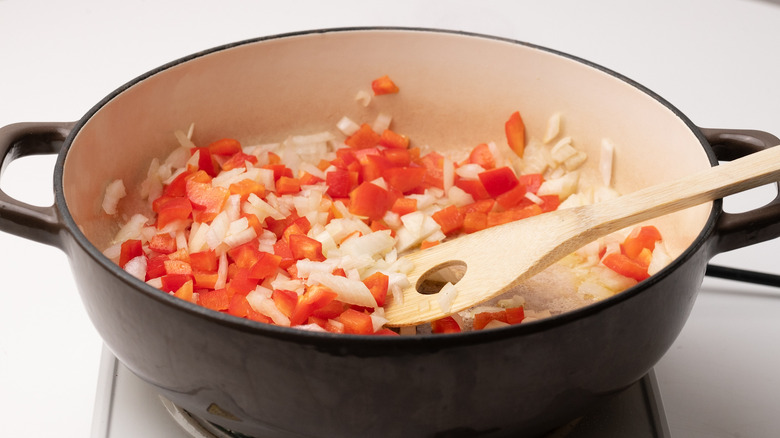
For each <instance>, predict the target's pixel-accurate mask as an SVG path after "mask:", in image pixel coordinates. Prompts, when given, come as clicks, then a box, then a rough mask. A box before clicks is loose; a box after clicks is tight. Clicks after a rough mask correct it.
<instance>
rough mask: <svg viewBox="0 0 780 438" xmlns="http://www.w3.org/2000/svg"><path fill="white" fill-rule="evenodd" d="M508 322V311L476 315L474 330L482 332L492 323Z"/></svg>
mask: <svg viewBox="0 0 780 438" xmlns="http://www.w3.org/2000/svg"><path fill="white" fill-rule="evenodd" d="M494 320H495V321H501V322H507V319H506V311H505V310H501V311H498V312H480V313H477V314H476V315H474V324H473V328H474V330H482V329H484V328H485V326H486V325H488V324H489V323H490V321H494Z"/></svg>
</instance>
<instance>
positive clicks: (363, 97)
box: [355, 90, 371, 106]
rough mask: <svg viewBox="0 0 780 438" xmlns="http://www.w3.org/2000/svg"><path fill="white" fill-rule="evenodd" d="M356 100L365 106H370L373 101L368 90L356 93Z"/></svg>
mask: <svg viewBox="0 0 780 438" xmlns="http://www.w3.org/2000/svg"><path fill="white" fill-rule="evenodd" d="M355 100H357V101H358V103H360V104H361V105H363V106H368V104H369V103H371V93H369V92H368V91H366V90H360V91H358V92H357V94H356V95H355Z"/></svg>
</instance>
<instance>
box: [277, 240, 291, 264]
mask: <svg viewBox="0 0 780 438" xmlns="http://www.w3.org/2000/svg"><path fill="white" fill-rule="evenodd" d="M274 254H275V255H277V256H279V257H280V259H281V260H280V261H279V267H280V268H282V269H287V268H289V267H290V266H292V265H293V264H295V259H294V258H293V253H292V251H291V250H290V244H289V242H288V241H286V240H282V239H279V240H277V241H276V243H274Z"/></svg>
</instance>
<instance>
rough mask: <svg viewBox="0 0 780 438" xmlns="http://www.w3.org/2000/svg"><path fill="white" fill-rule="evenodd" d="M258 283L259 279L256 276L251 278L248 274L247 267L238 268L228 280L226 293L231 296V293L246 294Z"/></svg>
mask: <svg viewBox="0 0 780 438" xmlns="http://www.w3.org/2000/svg"><path fill="white" fill-rule="evenodd" d="M258 283H259V281H258V280H257V279H256V278H251V277H250V276H249V269H246V268H238V269H236V270H235V273H234V274H233V276H232V278H231V279H230V281H228V284H227V289H228V293H229V294H230V295H231V296H232V295H233V294H240V295H246V294H248V293H249V292H251V291H253V290H254V289H255V288H256V287H257V284H258Z"/></svg>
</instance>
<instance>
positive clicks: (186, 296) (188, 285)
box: [173, 280, 193, 302]
mask: <svg viewBox="0 0 780 438" xmlns="http://www.w3.org/2000/svg"><path fill="white" fill-rule="evenodd" d="M192 293H193V288H192V280H188V281H187V282H185V283H184V284H183V285H181V287H180V288H178V289H177V290H176V292H174V293H173V296H175V297H176V298H181V299H182V300H184V301H190V302H192V301H193V294H192Z"/></svg>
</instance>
